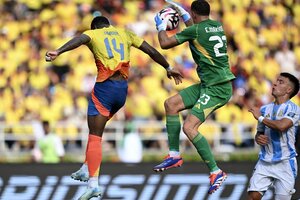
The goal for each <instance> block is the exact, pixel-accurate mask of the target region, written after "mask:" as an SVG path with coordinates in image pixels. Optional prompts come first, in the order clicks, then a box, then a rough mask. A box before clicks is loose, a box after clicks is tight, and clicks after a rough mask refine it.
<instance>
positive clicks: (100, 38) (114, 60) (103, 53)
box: [83, 26, 144, 82]
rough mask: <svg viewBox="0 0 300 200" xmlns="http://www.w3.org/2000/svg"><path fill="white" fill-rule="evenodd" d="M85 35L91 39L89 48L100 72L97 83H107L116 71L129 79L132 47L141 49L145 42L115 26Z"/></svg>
mask: <svg viewBox="0 0 300 200" xmlns="http://www.w3.org/2000/svg"><path fill="white" fill-rule="evenodd" d="M83 34H85V35H87V36H89V37H90V38H91V40H90V42H89V43H88V44H87V46H88V47H89V49H90V50H91V51H92V53H93V54H94V58H95V62H96V66H97V70H98V75H97V79H96V82H103V81H105V80H106V79H108V78H109V77H110V76H112V75H113V74H114V73H115V72H116V71H119V72H120V73H121V74H122V76H123V77H124V78H125V79H128V75H129V60H130V47H131V46H133V47H136V48H139V47H140V46H141V45H142V43H143V41H144V40H143V39H142V38H140V37H138V36H137V35H136V34H134V33H133V32H130V31H128V30H125V29H121V28H116V27H114V26H109V27H105V28H101V29H93V30H87V31H85V32H84V33H83Z"/></svg>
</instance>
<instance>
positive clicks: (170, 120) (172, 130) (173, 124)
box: [166, 115, 181, 151]
mask: <svg viewBox="0 0 300 200" xmlns="http://www.w3.org/2000/svg"><path fill="white" fill-rule="evenodd" d="M166 126H167V132H168V141H169V150H170V151H179V134H180V130H181V124H180V119H179V115H167V125H166Z"/></svg>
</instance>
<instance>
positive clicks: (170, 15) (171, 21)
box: [158, 7, 179, 31]
mask: <svg viewBox="0 0 300 200" xmlns="http://www.w3.org/2000/svg"><path fill="white" fill-rule="evenodd" d="M158 16H159V17H160V18H161V20H163V21H165V20H168V22H167V31H170V30H174V29H176V28H177V27H178V25H179V14H178V13H177V11H176V10H174V9H173V8H171V7H168V8H164V9H162V10H161V11H159V13H158Z"/></svg>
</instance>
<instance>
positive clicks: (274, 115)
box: [257, 101, 300, 162]
mask: <svg viewBox="0 0 300 200" xmlns="http://www.w3.org/2000/svg"><path fill="white" fill-rule="evenodd" d="M260 111H261V114H262V116H264V117H265V118H267V119H271V120H280V119H282V118H288V119H290V120H292V122H293V126H292V127H290V128H289V129H288V130H287V131H286V132H280V131H277V130H274V129H270V128H269V127H267V126H265V125H264V124H263V123H260V122H258V126H257V131H258V132H264V134H265V135H267V136H268V137H269V143H268V144H267V145H264V146H261V150H260V153H259V159H261V160H263V161H266V162H278V161H281V160H286V159H290V158H293V157H295V156H297V152H296V147H295V140H296V134H297V129H298V125H299V116H300V108H299V106H297V105H296V104H294V103H293V102H291V101H287V102H285V103H283V104H280V105H277V104H275V103H274V102H273V103H270V104H267V105H264V106H262V107H261V109H260Z"/></svg>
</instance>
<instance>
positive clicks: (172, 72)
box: [139, 41, 183, 85]
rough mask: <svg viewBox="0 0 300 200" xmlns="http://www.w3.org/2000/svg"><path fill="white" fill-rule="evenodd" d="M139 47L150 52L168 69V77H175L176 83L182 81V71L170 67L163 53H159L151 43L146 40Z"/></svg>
mask: <svg viewBox="0 0 300 200" xmlns="http://www.w3.org/2000/svg"><path fill="white" fill-rule="evenodd" d="M139 49H140V50H141V51H143V52H144V53H146V54H148V55H149V56H150V57H151V58H152V59H153V60H154V61H155V62H157V63H158V64H160V65H161V66H163V67H164V68H165V69H166V70H167V76H168V78H169V79H171V77H173V79H174V81H175V84H176V85H178V84H179V83H181V82H182V78H183V76H182V75H181V73H179V72H178V71H177V70H174V69H173V68H172V67H170V65H169V63H168V62H167V60H166V59H165V57H164V56H163V55H161V53H159V52H158V51H157V50H156V49H154V48H153V47H152V46H151V45H149V44H148V43H147V42H146V41H144V42H143V43H142V45H141V46H140V47H139Z"/></svg>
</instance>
